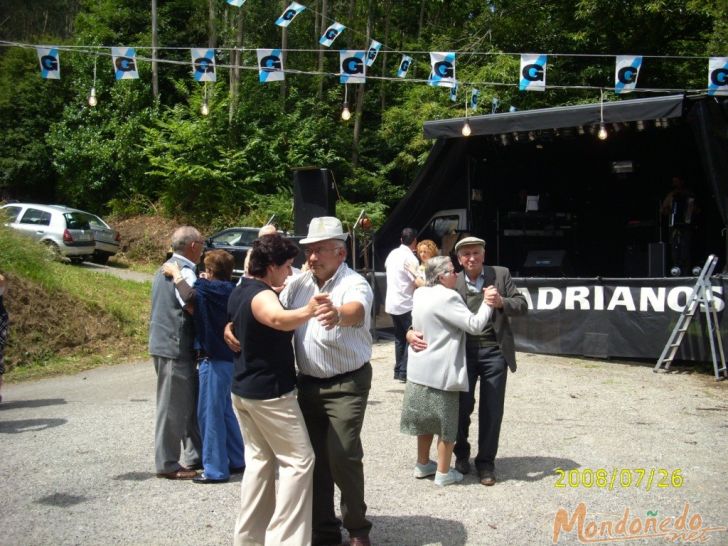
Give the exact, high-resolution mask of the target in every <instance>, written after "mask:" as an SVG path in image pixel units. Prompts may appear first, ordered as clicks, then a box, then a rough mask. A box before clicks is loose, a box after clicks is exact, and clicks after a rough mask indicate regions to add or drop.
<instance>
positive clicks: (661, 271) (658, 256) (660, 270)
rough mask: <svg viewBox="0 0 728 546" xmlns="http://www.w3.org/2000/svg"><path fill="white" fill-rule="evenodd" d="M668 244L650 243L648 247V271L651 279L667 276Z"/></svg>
mask: <svg viewBox="0 0 728 546" xmlns="http://www.w3.org/2000/svg"><path fill="white" fill-rule="evenodd" d="M666 246H667V244H666V243H650V244H649V245H647V269H648V275H649V276H650V277H664V276H665V247H666Z"/></svg>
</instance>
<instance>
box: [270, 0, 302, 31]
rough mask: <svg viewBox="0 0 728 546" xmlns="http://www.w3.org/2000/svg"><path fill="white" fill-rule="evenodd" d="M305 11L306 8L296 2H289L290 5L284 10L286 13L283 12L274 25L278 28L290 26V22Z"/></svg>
mask: <svg viewBox="0 0 728 546" xmlns="http://www.w3.org/2000/svg"><path fill="white" fill-rule="evenodd" d="M305 9H306V6H302V5H301V4H299V3H298V2H291V5H290V6H288V7H287V8H286V11H284V12H283V13H282V14H281V16H280V17H279V18H278V19H276V25H278V26H279V27H287V26H288V25H290V24H291V21H293V19H294V18H295V17H296V15H298V14H299V13H301V12H302V11H303V10H305Z"/></svg>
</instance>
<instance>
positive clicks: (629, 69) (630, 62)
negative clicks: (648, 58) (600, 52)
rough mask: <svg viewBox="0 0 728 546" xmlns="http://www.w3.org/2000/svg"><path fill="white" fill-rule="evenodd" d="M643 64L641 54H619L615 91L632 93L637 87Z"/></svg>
mask: <svg viewBox="0 0 728 546" xmlns="http://www.w3.org/2000/svg"><path fill="white" fill-rule="evenodd" d="M641 66H642V56H641V55H636V56H635V55H617V66H616V68H615V69H614V92H615V93H617V94H620V93H631V92H632V91H634V89H635V87H637V77H638V76H639V73H640V67H641Z"/></svg>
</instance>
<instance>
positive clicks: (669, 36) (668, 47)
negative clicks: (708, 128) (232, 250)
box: [0, 0, 728, 227]
mask: <svg viewBox="0 0 728 546" xmlns="http://www.w3.org/2000/svg"><path fill="white" fill-rule="evenodd" d="M303 3H304V4H305V5H308V6H309V7H310V8H311V9H309V10H307V11H306V12H304V13H303V14H301V15H300V16H299V17H298V18H296V20H295V21H294V23H293V24H291V26H290V27H289V29H288V31H287V32H286V40H287V47H288V48H292V49H300V50H303V49H306V50H310V51H296V52H291V53H290V54H289V55H288V60H287V67H288V68H296V69H299V70H304V71H319V66H321V67H322V68H323V71H324V72H329V73H334V72H336V71H337V70H338V57H337V56H336V55H333V54H331V53H327V54H326V55H325V56H324V57H323V60H322V61H320V60H319V57H318V54H317V53H316V51H315V49H316V48H317V47H318V44H317V39H318V36H319V35H320V34H321V32H322V28H325V26H326V25H328V24H329V22H330V21H328V20H324V21H322V20H321V17H320V16H317V15H316V12H318V13H319V14H320V13H322V12H323V11H324V10H326V12H327V14H328V17H330V18H332V19H336V20H338V21H340V22H342V23H343V24H345V25H346V26H347V27H348V28H349V29H350V30H347V31H346V32H345V33H344V34H342V36H341V37H340V38H339V39H338V40H337V42H336V43H335V46H334V47H333V48H332V50H338V49H339V48H343V47H349V48H358V49H362V48H366V47H367V46H368V44H369V41H370V39H371V38H376V39H378V40H379V41H381V42H383V43H384V44H385V49H386V48H389V49H390V50H406V51H425V52H426V51H448V50H454V51H458V52H460V53H459V55H458V65H457V70H458V78H459V79H462V80H464V81H469V82H491V83H496V82H504V83H508V84H512V83H513V82H514V80H515V79H516V75H517V71H518V62H519V61H518V56H517V55H505V54H503V53H514V52H529V51H530V52H544V53H551V54H554V53H562V54H563V53H566V54H568V53H591V54H608V55H614V54H623V53H634V54H644V55H679V56H690V55H695V56H704V55H725V54H727V53H728V38H727V37H726V36H727V34H726V32H725V31H726V26H727V25H728V22H727V21H728V0H689V1H687V2H685V1H683V0H647V1H644V0H564V1H562V2H533V1H530V0H490V1H485V2H484V1H482V0H454V1H448V2H445V1H443V0H402V1H395V0H309V1H308V2H303ZM287 4H288V1H286V0H283V1H279V2H273V1H261V0H248V1H247V2H246V3H245V5H244V6H243V8H240V9H239V8H235V7H232V6H229V5H228V4H226V3H225V2H224V1H223V0H208V1H207V2H203V1H201V0H170V1H166V2H159V12H158V32H159V45H160V46H161V47H166V46H180V47H189V46H197V47H200V46H208V45H209V46H212V45H214V46H215V47H217V48H220V49H219V50H218V55H217V60H218V63H219V64H220V65H231V64H233V62H232V61H233V53H232V52H231V51H230V50H229V49H228V48H231V47H234V46H237V47H243V48H248V50H247V51H244V52H243V53H242V59H241V64H242V65H244V66H248V67H250V66H255V64H256V60H255V52H254V51H253V49H255V48H256V47H278V46H280V44H281V39H282V38H281V30H280V29H279V28H278V27H277V26H275V25H274V24H273V21H274V20H275V18H276V17H277V16H278V15H279V14H280V13H281V11H282V10H283V8H284V7H285V6H286V5H287ZM26 5H27V2H22V3H21V2H18V1H15V0H12V1H8V2H3V6H2V8H0V20H2V21H3V23H2V26H0V38H2V39H3V40H14V41H24V42H26V43H55V44H69V45H107V46H111V45H135V46H137V48H138V53H139V55H140V57H148V56H149V49H148V46H149V45H150V44H151V39H152V38H151V37H152V29H151V17H150V5H151V3H150V2H149V1H147V0H145V1H141V0H65V1H60V2H59V1H53V2H51V1H50V0H36V1H35V2H33V3H32V9H27V8H26ZM49 19H50V23H49ZM145 47H146V48H147V49H145ZM103 51H104V53H107V52H108V50H103ZM473 51H477V52H481V53H483V54H484V55H470V54H468V53H467V52H473ZM160 58H161V59H164V60H169V61H180V63H179V64H161V65H160V66H159V84H158V85H159V93H158V95H157V96H156V97H155V96H154V94H153V85H152V75H151V72H152V70H151V66H150V63H148V62H143V61H142V62H139V69H140V79H139V80H126V81H120V82H116V81H114V79H113V73H112V71H111V69H110V59H109V57H108V56H107V55H106V54H99V55H98V56H97V55H93V54H89V53H88V52H86V53H82V52H78V53H68V52H63V53H62V54H61V71H62V79H61V80H60V81H45V80H42V79H41V78H40V77H39V74H38V67H37V58H36V54H35V51H34V50H33V49H21V48H17V47H13V48H8V47H6V48H2V49H1V50H0V123H2V125H3V132H2V134H3V136H2V140H1V141H0V197H4V198H16V199H33V200H38V201H46V202H50V201H53V202H65V203H68V204H69V205H74V206H79V207H83V208H87V209H91V210H96V211H100V212H102V211H108V210H112V211H114V212H117V213H121V214H123V213H138V212H144V211H145V210H148V209H150V208H158V207H161V209H162V210H163V211H164V212H166V213H167V214H169V215H175V216H178V217H180V218H185V219H189V220H192V221H200V222H204V223H205V224H208V225H217V226H221V225H224V224H230V223H260V222H261V221H263V220H264V219H265V218H267V217H268V216H269V215H270V214H272V213H275V214H277V217H278V218H279V221H281V222H283V224H284V225H283V227H290V223H289V224H288V225H286V222H290V218H291V210H290V209H291V207H290V195H291V179H292V175H291V169H292V168H295V167H301V166H308V165H315V166H321V167H329V168H331V169H332V170H333V172H334V174H335V178H336V180H337V183H338V190H339V192H340V195H341V197H342V199H343V200H345V203H344V205H343V208H342V209H341V210H342V211H343V210H345V211H346V214H347V215H350V216H353V217H354V218H355V217H356V214H357V211H358V210H360V209H361V208H362V207H363V208H366V209H367V210H368V211H371V213H372V215H373V217H374V219H375V222H376V221H377V220H381V218H382V217H383V216H384V214H385V213H386V210H387V208H388V207H391V206H392V205H393V204H395V203H396V202H397V200H398V199H399V198H400V197H401V196H402V195H403V194H404V192H405V190H406V188H407V187H408V185H409V184H410V183H411V182H412V180H413V178H414V176H415V175H416V173H417V170H418V168H419V167H420V166H421V165H422V164H423V162H424V160H425V158H426V156H427V152H428V150H429V147H430V143H429V142H428V141H426V140H425V139H424V138H423V137H422V123H423V122H424V121H425V120H428V119H436V118H444V117H454V116H462V114H463V100H462V99H459V100H458V101H457V103H453V102H451V101H450V100H449V98H448V92H447V90H445V89H438V88H431V87H428V86H426V85H423V84H417V83H408V82H399V81H396V82H395V81H378V80H374V79H370V80H369V82H368V83H367V84H366V85H364V86H350V89H349V103H350V104H351V105H352V109H353V110H355V115H354V117H352V119H351V120H350V121H349V122H344V121H342V120H341V119H340V117H339V114H340V109H341V104H342V102H343V91H344V89H343V86H341V85H340V84H339V83H338V78H336V77H333V76H317V75H306V74H300V75H293V74H288V75H287V79H286V81H285V83H284V84H281V83H275V84H268V85H260V84H259V83H258V78H257V72H256V71H254V70H242V71H241V73H240V75H239V77H235V75H234V74H232V75H231V74H230V70H229V69H227V68H218V73H217V75H218V78H217V79H218V81H217V82H216V83H215V84H212V85H209V86H208V88H207V92H208V93H209V103H210V108H211V111H210V115H209V116H207V117H204V116H201V115H200V106H201V103H202V100H203V99H202V96H203V88H204V86H203V85H202V84H200V83H197V82H195V81H193V80H192V78H191V77H190V70H189V64H188V63H189V51H188V50H187V49H179V50H170V49H165V50H162V51H160ZM399 60H400V54H399V53H391V52H390V53H388V54H387V53H386V52H385V51H384V50H383V52H382V53H380V57H379V58H378V59H377V62H376V63H375V64H374V66H373V67H372V68H371V69H370V72H369V74H370V75H372V76H380V75H390V76H391V75H392V73H393V71H394V70H395V67H396V65H397V63H398V62H399ZM319 62H321V63H322V64H321V65H319ZM95 63H96V65H97V66H96V68H97V77H96V82H95V87H96V91H97V95H98V99H99V102H98V106H96V107H95V108H90V107H89V106H88V105H87V102H86V101H87V96H88V93H89V90H90V88H91V87H92V85H93V74H94V64H95ZM706 64H707V63H706V61H705V59H673V60H657V59H655V60H653V61H651V62H650V63H646V65H645V69H644V71H643V73H642V74H641V75H640V84H641V85H644V86H650V87H670V88H676V87H677V88H702V87H705V81H704V80H705V73H706ZM613 70H614V67H613V59H612V58H607V57H604V58H599V57H559V56H555V57H552V59H551V60H550V61H549V80H550V81H551V80H553V81H558V82H559V83H561V84H567V85H592V86H594V85H596V86H605V87H609V82H610V79H611V77H612V76H611V75H612V73H613ZM428 73H429V65H428V59H427V56H426V55H424V54H420V55H418V56H417V57H416V59H415V64H414V66H413V67H412V69H411V71H410V77H411V78H426V77H427V74H428ZM478 87H479V88H480V90H481V93H482V94H481V104H483V105H484V106H485V107H486V109H487V110H488V111H489V110H490V104H491V100H492V99H494V98H496V99H497V100H498V101H499V102H500V105H501V109H507V108H508V107H509V106H510V105H514V106H516V107H517V108H519V109H526V108H533V107H539V106H545V105H555V104H566V103H573V102H583V101H593V100H594V99H595V95H596V96H598V93H595V91H594V90H591V91H578V90H563V89H562V90H547V91H546V92H544V93H519V92H518V91H517V88H516V87H514V86H513V85H482V84H478ZM354 88H356V89H354ZM462 96H463V95H462V91H461V95H460V97H462ZM348 219H349V220H350V221H351V219H352V218H348Z"/></svg>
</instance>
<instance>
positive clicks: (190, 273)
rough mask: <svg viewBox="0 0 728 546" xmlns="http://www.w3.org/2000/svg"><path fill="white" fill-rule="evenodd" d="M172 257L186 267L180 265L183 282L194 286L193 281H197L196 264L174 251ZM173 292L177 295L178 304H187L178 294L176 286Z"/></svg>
mask: <svg viewBox="0 0 728 546" xmlns="http://www.w3.org/2000/svg"><path fill="white" fill-rule="evenodd" d="M172 256H173V257H175V258H177V259H178V260H179V261H180V262H182V263H183V264H184V265H186V266H187V267H183V266H180V272H181V273H182V278H183V279H184V280H185V282H186V283H187V284H188V285H190V286H194V285H195V282H197V274H196V273H195V271H197V266H196V265H195V264H194V263H192V261H191V260H188V259H187V258H185V257H184V256H182V254H177V253H176V252H175V253H174V254H172ZM174 294H175V296H177V301H178V302H179V304H180V305H181V306H182V307H184V306H185V305H187V303H186V302H185V301H184V300H183V299H182V297H181V296H180V295H179V291H178V290H177V288H175V289H174Z"/></svg>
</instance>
